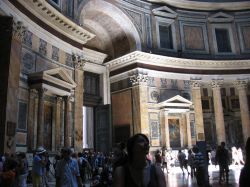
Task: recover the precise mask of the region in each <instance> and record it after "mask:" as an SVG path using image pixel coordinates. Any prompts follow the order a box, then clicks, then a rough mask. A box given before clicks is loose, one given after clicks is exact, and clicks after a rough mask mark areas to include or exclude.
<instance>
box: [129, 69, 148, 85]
mask: <svg viewBox="0 0 250 187" xmlns="http://www.w3.org/2000/svg"><path fill="white" fill-rule="evenodd" d="M129 79H130V82H131V83H132V85H133V86H137V85H147V82H148V74H147V72H145V71H140V70H135V71H133V72H131V74H130V78H129Z"/></svg>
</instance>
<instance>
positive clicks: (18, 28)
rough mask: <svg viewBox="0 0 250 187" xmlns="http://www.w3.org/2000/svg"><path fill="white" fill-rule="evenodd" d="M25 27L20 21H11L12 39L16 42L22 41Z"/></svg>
mask: <svg viewBox="0 0 250 187" xmlns="http://www.w3.org/2000/svg"><path fill="white" fill-rule="evenodd" d="M25 31H26V27H24V26H23V22H21V21H16V20H14V21H13V32H12V35H13V38H15V39H16V40H18V41H22V39H23V37H24V35H25Z"/></svg>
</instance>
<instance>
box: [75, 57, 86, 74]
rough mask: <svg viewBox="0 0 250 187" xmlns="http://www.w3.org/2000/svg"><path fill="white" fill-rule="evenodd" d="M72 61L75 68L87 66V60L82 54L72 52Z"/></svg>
mask: <svg viewBox="0 0 250 187" xmlns="http://www.w3.org/2000/svg"><path fill="white" fill-rule="evenodd" d="M72 61H73V65H74V68H75V69H79V70H82V68H83V67H84V66H85V64H86V61H84V59H83V58H82V56H80V55H78V54H74V53H73V54H72Z"/></svg>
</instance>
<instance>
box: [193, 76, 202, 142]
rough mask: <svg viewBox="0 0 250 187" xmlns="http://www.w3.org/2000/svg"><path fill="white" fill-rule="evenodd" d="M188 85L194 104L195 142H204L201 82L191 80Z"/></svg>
mask: <svg viewBox="0 0 250 187" xmlns="http://www.w3.org/2000/svg"><path fill="white" fill-rule="evenodd" d="M190 83H191V84H190V85H191V88H192V100H193V103H194V113H195V126H196V128H195V129H196V141H204V140H205V135H204V122H203V111H202V104H201V90H200V88H201V81H200V80H191V81H190Z"/></svg>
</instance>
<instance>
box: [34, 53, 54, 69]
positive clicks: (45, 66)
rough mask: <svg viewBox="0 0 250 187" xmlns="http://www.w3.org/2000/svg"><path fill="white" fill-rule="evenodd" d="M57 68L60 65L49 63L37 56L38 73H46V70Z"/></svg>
mask: <svg viewBox="0 0 250 187" xmlns="http://www.w3.org/2000/svg"><path fill="white" fill-rule="evenodd" d="M57 67H58V65H56V64H52V63H50V62H48V60H46V59H44V58H42V57H40V56H37V59H36V72H40V71H45V70H48V69H53V68H57Z"/></svg>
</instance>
